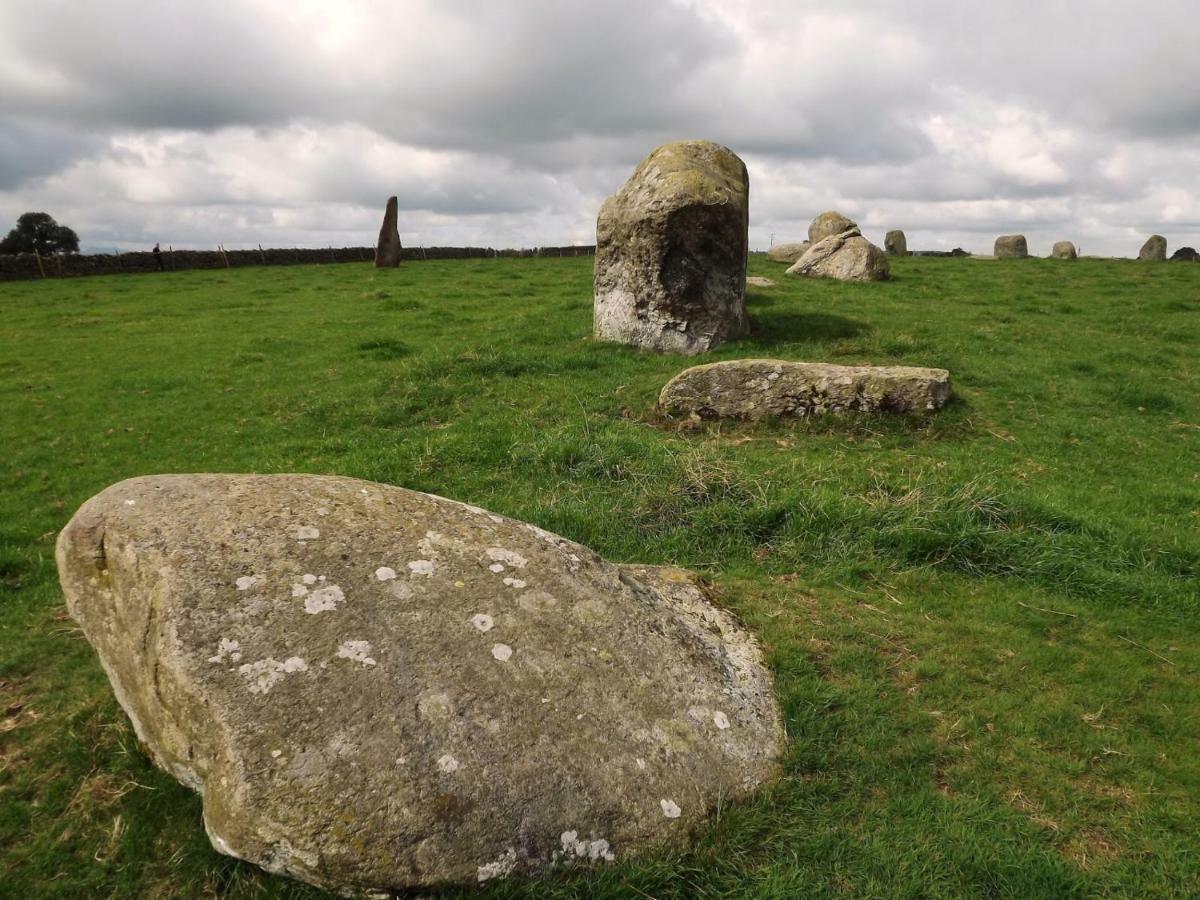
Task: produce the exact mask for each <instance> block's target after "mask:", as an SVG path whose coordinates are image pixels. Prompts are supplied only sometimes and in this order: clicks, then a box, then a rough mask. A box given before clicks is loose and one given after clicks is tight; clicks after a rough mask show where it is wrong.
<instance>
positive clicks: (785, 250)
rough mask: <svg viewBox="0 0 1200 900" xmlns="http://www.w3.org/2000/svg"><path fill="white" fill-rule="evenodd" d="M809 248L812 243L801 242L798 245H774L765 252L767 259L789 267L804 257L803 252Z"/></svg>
mask: <svg viewBox="0 0 1200 900" xmlns="http://www.w3.org/2000/svg"><path fill="white" fill-rule="evenodd" d="M811 246H812V243H811V242H809V241H801V242H800V243H798V244H776V245H775V246H774V247H772V248H771V249H770V250H768V251H767V259H771V260H774V261H775V262H781V263H788V264H789V265H790V264H791V263H794V262H796V261H797V260H798V259H800V257H802V256H803V255H804V251H806V250H807V249H808V248H809V247H811Z"/></svg>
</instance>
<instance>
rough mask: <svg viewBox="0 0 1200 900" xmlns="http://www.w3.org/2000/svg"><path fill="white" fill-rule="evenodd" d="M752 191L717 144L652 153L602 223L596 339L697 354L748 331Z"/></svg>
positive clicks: (607, 207)
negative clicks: (750, 201)
mask: <svg viewBox="0 0 1200 900" xmlns="http://www.w3.org/2000/svg"><path fill="white" fill-rule="evenodd" d="M749 196H750V179H749V176H748V175H747V174H746V166H745V164H744V163H743V162H742V161H741V159H739V158H738V157H737V155H736V154H735V153H734V152H733V151H732V150H730V149H728V148H727V147H722V146H721V145H720V144H714V143H713V142H711V141H676V142H674V143H670V144H664V145H663V146H661V147H659V148H658V149H657V150H655V151H654V152H653V153H651V154H650V155H649V156H647V157H646V158H645V159H644V160H643V161H642V162H641V164H640V165H639V166H638V167H637V169H635V170H634V172H633V175H631V176H630V177H629V180H628V181H626V182H625V184H624V185H622V186H621V189H620V190H619V191H617V193H616V194H614V195H613V196H611V197H609V198H608V199H607V200H606V201H605V202H604V205H603V206H602V207H601V208H600V216H599V218H598V219H597V221H596V265H595V277H594V289H595V305H594V333H595V336H596V338H597V339H599V340H603V341H616V342H619V343H624V344H632V345H633V346H635V347H642V348H645V349H648V350H664V351H668V352H673V353H688V354H692V353H703V352H705V351H707V350H711V349H713V348H714V347H716V346H717V345H719V344H722V343H724V342H725V341H727V340H730V339H731V338H735V337H737V336H738V335H741V334H744V333H745V332H746V331H747V329H748V328H749V321H748V319H747V318H746V296H745V291H746V253H747V251H748V249H749V240H748V236H747V226H748V224H749Z"/></svg>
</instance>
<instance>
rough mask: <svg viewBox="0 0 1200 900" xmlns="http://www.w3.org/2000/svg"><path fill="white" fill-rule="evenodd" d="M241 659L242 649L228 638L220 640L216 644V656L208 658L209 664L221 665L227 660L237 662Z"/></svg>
mask: <svg viewBox="0 0 1200 900" xmlns="http://www.w3.org/2000/svg"><path fill="white" fill-rule="evenodd" d="M241 658H242V647H241V645H240V644H239V643H238V642H237V641H231V640H229V638H221V640H220V641H219V642H218V644H217V655H216V656H210V657H209V658H208V661H209V662H210V663H222V662H225V660H226V659H228V660H229V661H230V662H237V661H238V660H240V659H241Z"/></svg>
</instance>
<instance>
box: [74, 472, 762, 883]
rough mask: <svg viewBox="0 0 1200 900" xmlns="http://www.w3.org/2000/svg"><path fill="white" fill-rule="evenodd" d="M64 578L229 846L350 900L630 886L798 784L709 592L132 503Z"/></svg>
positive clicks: (479, 533)
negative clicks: (728, 818) (593, 878)
mask: <svg viewBox="0 0 1200 900" xmlns="http://www.w3.org/2000/svg"><path fill="white" fill-rule="evenodd" d="M57 559H58V568H59V576H60V578H61V581H62V585H63V590H64V593H65V594H66V599H67V606H68V608H69V610H70V612H71V614H72V615H73V616H74V617H75V619H76V620H77V621H78V622H79V624H80V625H81V626H82V630H83V633H84V635H85V636H86V637H87V639H88V640H89V641H90V642H91V644H92V645H93V647H94V648H95V650H96V652H97V653H98V654H99V657H100V662H101V664H102V665H103V667H104V669H105V671H106V673H107V674H108V677H109V681H110V682H111V684H112V687H113V690H114V692H115V694H116V696H117V699H118V700H119V701H120V703H121V706H122V707H123V708H124V709H125V712H126V713H127V714H128V715H129V717H130V719H131V720H132V722H133V726H134V729H135V730H136V731H137V734H138V737H139V738H140V739H141V741H142V742H143V743H144V744H145V746H146V747H147V748H148V750H149V751H150V753H151V754H152V756H153V758H154V761H155V762H156V763H157V765H158V766H160V767H161V768H163V769H165V770H166V771H168V772H170V773H171V774H172V775H174V776H175V777H176V778H177V779H179V780H180V781H181V782H183V783H184V784H186V785H188V786H189V787H192V788H194V789H195V790H197V791H200V793H201V795H202V798H203V804H204V825H205V828H206V830H207V832H208V835H209V838H210V840H211V841H212V843H213V846H214V847H216V848H217V850H219V851H220V852H222V853H225V854H228V855H230V856H236V857H239V858H241V859H246V860H249V861H251V862H253V863H256V864H258V865H260V866H262V867H263V868H265V869H268V870H270V871H272V872H279V873H284V874H287V875H291V876H293V877H295V878H299V879H302V880H304V881H307V882H310V883H312V884H316V885H320V886H322V887H325V888H329V889H331V890H333V891H336V892H338V893H343V894H350V893H356V892H366V891H374V892H384V891H401V890H411V889H419V888H428V887H430V886H433V885H438V884H443V883H459V884H463V883H476V882H479V881H486V880H489V879H492V878H500V877H503V876H506V875H509V874H511V873H526V874H536V873H537V872H539V871H541V870H543V869H546V868H547V867H549V866H551V865H562V864H564V863H572V862H578V863H593V864H597V865H603V864H605V863H606V862H608V861H612V860H625V859H628V858H630V857H632V856H635V855H636V854H637V853H638V852H640V851H642V850H643V849H646V848H653V847H658V846H661V845H662V844H663V843H664V842H667V841H671V840H673V839H677V838H683V837H684V836H685V835H686V834H687V833H688V832H690V831H692V830H694V829H695V828H697V827H699V826H700V825H702V824H703V823H704V822H705V821H706V819H707V818H708V816H709V815H710V814H711V813H712V812H713V810H714V809H716V808H718V807H719V806H723V805H724V804H725V803H727V802H728V801H730V800H737V799H738V798H743V797H746V796H747V795H748V794H750V793H751V792H752V791H753V790H754V789H755V788H756V787H757V786H758V785H760V784H762V783H763V782H765V781H767V780H769V779H771V778H772V777H774V776H775V774H776V773H777V772H778V769H779V758H780V754H781V753H782V751H783V748H784V734H783V728H782V725H781V717H780V711H779V708H778V705H777V703H776V701H775V699H774V696H773V693H772V690H771V681H770V677H769V674H768V672H767V670H766V669H765V668H764V666H763V662H762V659H761V655H760V652H759V648H758V645H757V643H756V642H755V640H754V639H753V638H752V637H751V636H750V635H749V634H748V633H747V632H746V631H745V630H743V628H742V627H741V626H740V625H738V623H737V622H736V621H735V620H734V619H733V617H732V616H731V615H730V614H729V613H727V612H725V611H724V610H722V609H720V608H718V607H716V606H714V605H713V604H712V603H711V602H710V599H709V597H708V595H707V594H706V593H705V590H704V588H703V587H702V586H701V584H700V583H699V582H698V580H697V579H695V578H694V577H693V576H692V575H690V574H689V573H687V572H684V571H682V570H679V569H672V568H652V567H641V566H628V565H614V564H612V563H609V562H606V561H605V560H603V559H601V558H600V557H599V556H597V555H596V554H595V553H593V552H591V551H590V550H588V549H587V548H585V547H582V546H580V545H579V544H575V543H572V542H570V541H567V540H564V539H562V538H559V537H556V536H555V535H552V534H549V533H548V532H545V531H542V530H541V529H539V528H536V527H534V526H532V525H527V524H524V523H522V522H519V521H515V520H513V519H508V518H505V517H503V516H498V515H493V514H491V513H488V512H486V511H484V510H482V509H478V508H476V507H471V506H466V505H464V504H461V503H456V502H454V501H452V500H446V499H443V498H440V497H434V496H430V495H428V494H420V493H416V492H414V491H408V490H404V489H403V488H398V487H392V486H388V485H382V484H374V483H372V482H367V481H358V480H356V479H351V478H338V477H329V476H317V475H161V476H151V477H146V478H134V479H131V480H129V481H123V482H121V483H120V484H117V485H114V486H113V487H110V488H108V489H107V490H105V491H103V492H102V493H100V494H98V495H97V496H95V497H93V498H92V499H91V500H89V501H88V502H87V503H85V504H84V505H83V507H82V508H81V509H80V510H79V511H78V512H77V513H76V514H75V516H74V518H72V519H71V521H70V523H69V524H68V525H67V527H66V528H65V529H64V531H63V532H62V534H61V535H60V536H59V540H58V547H57Z"/></svg>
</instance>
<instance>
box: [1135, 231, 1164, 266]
mask: <svg viewBox="0 0 1200 900" xmlns="http://www.w3.org/2000/svg"><path fill="white" fill-rule="evenodd" d="M1166 258H1167V239H1166V238H1165V237H1163V236H1162V235H1161V234H1152V235H1150V239H1149V240H1147V241H1146V243H1144V244H1142V249H1141V250H1139V251H1138V259H1147V260H1151V261H1153V262H1162V261H1163V260H1165V259H1166Z"/></svg>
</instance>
